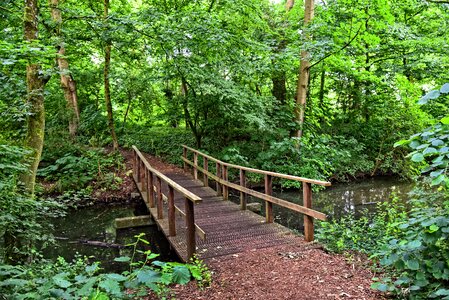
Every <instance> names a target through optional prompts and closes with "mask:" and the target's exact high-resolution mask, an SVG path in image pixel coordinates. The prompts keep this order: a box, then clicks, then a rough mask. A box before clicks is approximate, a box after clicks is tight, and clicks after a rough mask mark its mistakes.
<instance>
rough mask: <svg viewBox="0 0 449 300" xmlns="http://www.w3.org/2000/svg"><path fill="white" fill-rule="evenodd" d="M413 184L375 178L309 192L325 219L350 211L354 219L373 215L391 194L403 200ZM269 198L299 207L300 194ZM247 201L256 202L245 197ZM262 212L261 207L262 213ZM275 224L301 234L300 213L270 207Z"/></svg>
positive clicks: (280, 193)
mask: <svg viewBox="0 0 449 300" xmlns="http://www.w3.org/2000/svg"><path fill="white" fill-rule="evenodd" d="M412 187H413V184H412V183H409V182H404V181H400V180H398V179H395V178H389V177H388V178H375V179H369V180H364V181H360V182H354V183H347V184H343V183H341V184H335V185H334V186H331V187H329V188H327V189H325V190H323V191H320V192H314V193H313V200H312V201H313V208H314V209H315V210H318V211H320V212H323V213H325V214H327V215H328V216H329V218H340V217H341V216H344V215H346V214H348V213H350V212H353V213H354V214H355V216H356V217H358V216H360V214H361V212H362V211H363V210H368V211H369V212H370V213H375V209H376V204H377V203H378V202H383V201H390V200H391V197H392V196H393V195H396V196H398V197H399V198H400V199H402V200H403V201H405V200H406V196H407V194H408V192H409V191H410V190H411V189H412ZM273 196H275V197H278V198H281V199H285V200H288V201H290V202H293V203H297V204H300V205H302V204H303V202H302V191H300V190H288V191H274V192H273ZM249 201H250V202H251V201H252V202H260V201H259V200H256V199H255V198H251V197H249ZM264 211H265V209H264V208H263V207H262V214H263V213H264ZM273 212H274V216H275V221H276V222H278V223H280V224H282V225H284V226H287V227H289V228H292V229H297V230H300V231H302V228H303V217H302V215H301V214H299V213H296V212H292V211H290V210H288V209H285V208H282V207H279V206H277V205H273Z"/></svg>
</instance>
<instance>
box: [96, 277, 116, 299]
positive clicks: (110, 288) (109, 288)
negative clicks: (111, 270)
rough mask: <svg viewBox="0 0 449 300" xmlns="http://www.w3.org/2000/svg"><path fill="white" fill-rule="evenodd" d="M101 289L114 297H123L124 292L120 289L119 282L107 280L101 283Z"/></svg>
mask: <svg viewBox="0 0 449 300" xmlns="http://www.w3.org/2000/svg"><path fill="white" fill-rule="evenodd" d="M98 286H99V287H101V288H103V289H104V290H105V291H106V292H108V293H110V294H113V295H117V296H118V295H121V293H122V291H121V289H120V285H119V284H118V282H117V281H115V280H112V279H106V280H103V281H102V282H100V284H99V285H98Z"/></svg>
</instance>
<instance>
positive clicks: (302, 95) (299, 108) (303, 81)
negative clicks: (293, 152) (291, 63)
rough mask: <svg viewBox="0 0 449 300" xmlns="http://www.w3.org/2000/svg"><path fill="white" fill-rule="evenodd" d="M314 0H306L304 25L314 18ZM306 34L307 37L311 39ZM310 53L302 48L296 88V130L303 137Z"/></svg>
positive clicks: (297, 135) (297, 134) (296, 134)
mask: <svg viewBox="0 0 449 300" xmlns="http://www.w3.org/2000/svg"><path fill="white" fill-rule="evenodd" d="M313 13H314V0H305V10H304V27H307V25H308V24H309V23H310V21H311V20H312V19H313ZM309 38H310V37H309V36H305V39H306V40H307V39H309ZM308 56H309V53H308V52H307V51H305V50H301V63H300V67H299V79H298V85H297V89H296V105H295V121H296V122H297V123H298V126H299V129H298V130H296V131H295V132H294V136H295V137H298V138H300V137H302V134H303V127H304V111H305V108H306V98H307V88H308V82H309V75H310V62H309V58H308Z"/></svg>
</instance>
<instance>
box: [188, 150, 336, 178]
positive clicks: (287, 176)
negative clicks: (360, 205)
mask: <svg viewBox="0 0 449 300" xmlns="http://www.w3.org/2000/svg"><path fill="white" fill-rule="evenodd" d="M182 147H184V148H186V149H188V150H190V151H192V152H194V153H197V154H199V155H201V156H203V157H206V158H207V159H209V160H211V161H214V162H217V163H219V164H221V165H222V166H227V167H229V168H234V169H240V170H244V171H248V172H252V173H258V174H262V175H270V176H273V177H278V178H283V179H289V180H294V181H301V182H308V183H312V184H317V185H322V186H331V183H330V182H328V181H321V180H316V179H309V178H305V177H299V176H293V175H287V174H283V173H276V172H271V171H265V170H259V169H253V168H249V167H244V166H239V165H234V164H230V163H227V162H223V161H221V160H219V159H216V158H214V157H212V156H210V155H207V154H205V153H202V152H201V151H198V150H196V149H193V148H191V147H189V146H186V145H182Z"/></svg>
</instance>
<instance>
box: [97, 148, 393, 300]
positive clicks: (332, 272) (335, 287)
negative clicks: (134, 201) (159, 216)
mask: <svg viewBox="0 0 449 300" xmlns="http://www.w3.org/2000/svg"><path fill="white" fill-rule="evenodd" d="M121 153H122V155H123V157H124V158H125V162H126V170H123V171H121V173H120V174H118V175H119V176H121V177H122V178H123V184H122V185H121V188H120V189H119V192H118V191H94V193H95V196H96V198H97V200H96V201H97V202H111V201H113V202H118V201H129V199H131V194H132V193H134V192H137V190H136V189H135V186H134V183H133V180H132V179H131V177H130V176H129V170H132V166H131V164H132V157H133V156H132V152H131V151H129V150H121ZM145 156H146V158H147V160H148V162H149V163H150V164H151V165H152V166H154V167H155V168H156V169H158V170H160V171H161V172H162V173H165V172H170V173H178V172H179V173H182V172H183V170H182V169H181V168H179V167H177V166H174V165H171V164H167V163H165V162H164V161H162V160H161V159H159V158H157V157H154V156H151V155H148V154H145ZM354 257H355V258H354ZM206 264H207V266H208V268H209V269H210V271H211V272H212V283H211V284H210V286H209V287H205V288H199V287H198V286H197V284H196V282H194V281H192V282H190V283H189V284H187V285H183V286H182V285H176V286H173V287H172V292H173V298H174V299H183V300H184V299H185V300H190V299H204V300H214V299H216V300H223V299H249V300H250V299H254V300H259V299H291V300H301V299H366V300H368V299H385V297H384V295H383V294H381V293H380V292H377V291H374V290H372V289H371V288H370V285H371V283H372V278H373V277H375V274H373V273H372V272H371V271H370V270H369V268H368V264H367V260H366V259H363V258H361V257H358V256H352V257H351V258H348V257H345V256H343V255H337V254H331V253H327V252H325V251H324V250H323V248H322V247H321V246H320V245H319V244H316V243H306V242H305V241H304V239H303V238H302V237H298V238H297V241H296V242H295V243H293V244H288V245H281V246H277V247H274V248H266V249H262V250H260V249H259V250H255V249H254V250H249V251H247V252H245V253H240V254H234V255H229V256H222V257H219V258H215V259H211V260H209V261H206ZM147 299H150V300H152V299H157V297H156V296H155V295H154V294H150V295H149V296H148V297H147Z"/></svg>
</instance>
